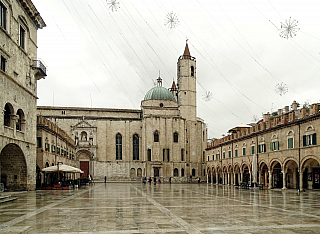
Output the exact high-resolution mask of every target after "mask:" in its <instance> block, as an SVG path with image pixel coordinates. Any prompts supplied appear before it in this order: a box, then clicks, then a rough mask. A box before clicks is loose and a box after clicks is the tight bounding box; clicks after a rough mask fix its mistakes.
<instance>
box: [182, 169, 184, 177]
mask: <svg viewBox="0 0 320 234" xmlns="http://www.w3.org/2000/svg"><path fill="white" fill-rule="evenodd" d="M181 177H184V169H183V168H181Z"/></svg>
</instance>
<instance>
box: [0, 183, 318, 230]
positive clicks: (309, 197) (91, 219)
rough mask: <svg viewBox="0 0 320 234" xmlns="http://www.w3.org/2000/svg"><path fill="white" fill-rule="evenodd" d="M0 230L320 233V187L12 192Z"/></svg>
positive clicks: (110, 186) (128, 186)
mask: <svg viewBox="0 0 320 234" xmlns="http://www.w3.org/2000/svg"><path fill="white" fill-rule="evenodd" d="M14 196H17V197H18V200H16V201H14V202H9V203H3V204H1V205H0V233H320V209H319V207H320V204H319V200H320V199H319V198H320V192H319V191H307V192H304V193H300V194H298V193H297V191H296V190H242V189H238V188H234V187H232V186H217V185H210V184H200V185H198V184H171V185H170V184H160V185H159V184H157V185H153V184H151V185H149V184H140V183H107V184H96V185H94V186H90V187H86V188H84V189H79V190H70V191H67V190H61V191H60V190H52V191H48V190H43V191H30V192H19V193H14Z"/></svg>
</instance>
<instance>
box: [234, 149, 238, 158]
mask: <svg viewBox="0 0 320 234" xmlns="http://www.w3.org/2000/svg"><path fill="white" fill-rule="evenodd" d="M234 156H235V157H238V149H236V150H235V151H234Z"/></svg>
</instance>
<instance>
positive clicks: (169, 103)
mask: <svg viewBox="0 0 320 234" xmlns="http://www.w3.org/2000/svg"><path fill="white" fill-rule="evenodd" d="M177 70H178V71H177V86H176V85H175V83H174V82H173V84H172V87H171V88H170V89H167V88H164V87H162V79H161V78H160V77H159V78H158V79H157V83H158V84H157V86H156V87H154V88H152V89H151V90H149V91H148V92H147V93H146V95H145V97H144V100H142V101H141V109H138V110H129V109H107V108H77V107H52V106H38V115H41V116H42V117H44V118H47V119H48V120H50V121H51V122H53V123H55V124H56V125H57V126H58V127H59V128H61V129H62V130H64V131H65V132H66V133H67V134H69V136H71V138H72V139H73V140H74V141H75V144H76V152H75V161H76V163H77V166H78V167H80V168H81V169H82V170H83V171H84V172H85V173H83V175H82V176H83V177H87V176H88V175H89V174H90V175H92V176H93V177H94V178H95V179H99V178H100V179H102V178H104V177H105V176H107V179H108V180H140V179H141V178H142V177H157V178H161V180H164V181H168V180H169V178H171V181H172V182H187V181H192V180H197V179H198V178H202V179H204V178H205V164H204V161H203V160H204V155H205V149H206V146H207V130H206V126H205V123H204V121H203V120H202V119H200V118H198V117H197V116H196V115H197V111H196V108H197V102H196V101H197V100H196V59H195V58H194V57H192V56H191V55H190V52H189V48H188V44H186V46H185V51H184V53H183V55H182V56H180V57H179V59H178V63H177ZM56 147H58V146H56ZM45 163H48V165H51V164H52V162H44V164H45ZM38 166H39V167H40V168H43V167H44V165H38Z"/></svg>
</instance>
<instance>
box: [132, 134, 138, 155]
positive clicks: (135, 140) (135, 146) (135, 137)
mask: <svg viewBox="0 0 320 234" xmlns="http://www.w3.org/2000/svg"><path fill="white" fill-rule="evenodd" d="M132 141H133V160H139V136H138V135H137V134H134V135H133V138H132Z"/></svg>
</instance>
